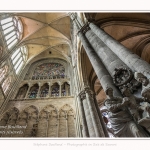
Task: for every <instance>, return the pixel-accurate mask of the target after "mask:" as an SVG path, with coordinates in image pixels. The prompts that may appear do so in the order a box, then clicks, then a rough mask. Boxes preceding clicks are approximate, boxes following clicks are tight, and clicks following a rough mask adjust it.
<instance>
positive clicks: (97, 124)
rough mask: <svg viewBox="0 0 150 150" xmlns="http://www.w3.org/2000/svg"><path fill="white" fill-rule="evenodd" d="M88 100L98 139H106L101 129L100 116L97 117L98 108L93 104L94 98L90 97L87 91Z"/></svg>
mask: <svg viewBox="0 0 150 150" xmlns="http://www.w3.org/2000/svg"><path fill="white" fill-rule="evenodd" d="M86 99H87V103H88V106H89V110H90V114H91V118H92V122H93V126H94V130H95V134H96V137H105V135H104V133H103V130H102V127H101V123H100V121H99V118H98V115H97V111H96V108H95V106H94V105H93V102H92V101H93V98H92V97H91V96H90V94H89V91H86Z"/></svg>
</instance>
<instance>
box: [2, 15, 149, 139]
mask: <svg viewBox="0 0 150 150" xmlns="http://www.w3.org/2000/svg"><path fill="white" fill-rule="evenodd" d="M149 63H150V13H129V12H128V13H121V12H119V13H112V12H109V13H106V12H105V13H104V12H89V13H88V12H81V13H79V12H40V13H39V12H32V13H31V12H16V13H15V12H13V13H0V137H1V138H5V137H11V138H15V137H20V138H23V137H37V138H39V137H48V138H118V137H125V138H127V137H132V138H134V137H142V138H143V137H150V65H149Z"/></svg>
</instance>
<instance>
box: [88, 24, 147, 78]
mask: <svg viewBox="0 0 150 150" xmlns="http://www.w3.org/2000/svg"><path fill="white" fill-rule="evenodd" d="M89 26H90V28H91V30H92V31H93V32H94V33H95V34H96V35H97V36H98V37H99V38H100V39H101V40H102V41H103V42H104V43H105V44H106V45H107V46H108V47H109V48H110V49H111V50H112V51H113V52H114V53H115V54H116V55H117V56H118V57H119V58H120V59H121V60H122V61H123V62H124V63H125V64H126V65H127V66H128V67H129V68H130V69H132V70H133V71H137V72H141V73H143V74H144V75H146V76H147V77H149V76H150V65H149V64H148V63H147V62H146V61H144V60H142V59H141V58H140V57H139V56H138V55H136V54H134V53H133V52H132V51H130V50H129V49H127V48H126V47H125V46H123V45H122V44H121V43H119V42H118V41H117V40H115V39H114V38H113V37H111V36H110V35H108V34H107V33H106V32H105V31H103V30H102V29H100V28H99V27H98V26H96V25H95V24H94V23H90V24H89Z"/></svg>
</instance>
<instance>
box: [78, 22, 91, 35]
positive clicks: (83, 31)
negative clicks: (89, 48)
mask: <svg viewBox="0 0 150 150" xmlns="http://www.w3.org/2000/svg"><path fill="white" fill-rule="evenodd" d="M88 30H90V27H89V24H88V23H86V24H85V25H84V26H83V27H82V28H81V29H80V32H82V33H83V34H85V33H86V32H87V31H88Z"/></svg>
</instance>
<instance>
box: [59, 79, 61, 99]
mask: <svg viewBox="0 0 150 150" xmlns="http://www.w3.org/2000/svg"><path fill="white" fill-rule="evenodd" d="M59 97H61V82H59Z"/></svg>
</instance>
